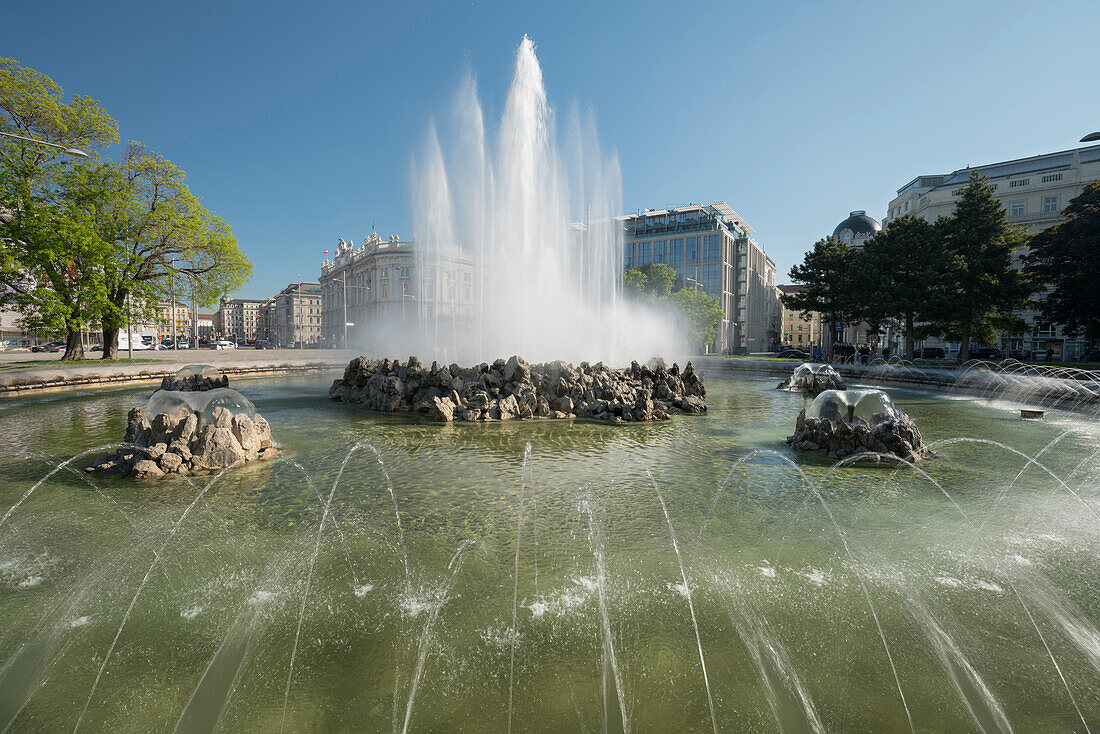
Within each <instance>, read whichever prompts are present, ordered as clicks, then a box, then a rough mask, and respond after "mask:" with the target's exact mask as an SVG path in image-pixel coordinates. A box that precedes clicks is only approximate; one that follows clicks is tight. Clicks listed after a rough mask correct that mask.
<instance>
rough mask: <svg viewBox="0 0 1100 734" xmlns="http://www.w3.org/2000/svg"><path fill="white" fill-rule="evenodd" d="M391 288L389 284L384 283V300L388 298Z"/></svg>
mask: <svg viewBox="0 0 1100 734" xmlns="http://www.w3.org/2000/svg"><path fill="white" fill-rule="evenodd" d="M389 286H390V284H389V283H383V284H382V297H383V298H386V297H387V296H388V295H389V294H390V288H389Z"/></svg>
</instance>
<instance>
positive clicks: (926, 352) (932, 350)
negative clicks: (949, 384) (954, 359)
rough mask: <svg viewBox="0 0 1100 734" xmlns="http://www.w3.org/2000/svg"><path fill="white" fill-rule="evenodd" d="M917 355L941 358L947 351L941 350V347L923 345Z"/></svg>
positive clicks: (926, 357)
mask: <svg viewBox="0 0 1100 734" xmlns="http://www.w3.org/2000/svg"><path fill="white" fill-rule="evenodd" d="M917 356H918V357H919V358H920V359H943V358H945V357H946V356H947V353H946V352H944V351H943V347H925V348H924V349H922V350H920V352H919V353H918V354H917Z"/></svg>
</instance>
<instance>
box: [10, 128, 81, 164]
mask: <svg viewBox="0 0 1100 734" xmlns="http://www.w3.org/2000/svg"><path fill="white" fill-rule="evenodd" d="M0 135H3V136H4V137H5V138H15V139H16V140H25V141H26V142H28V143H36V144H38V145H48V146H49V147H51V148H57V149H58V150H60V151H61V152H62V153H65V154H67V155H71V156H74V157H76V158H87V157H88V154H87V153H85V152H84V151H82V150H81V149H80V148H66V147H65V146H64V145H58V144H57V143H47V142H46V141H45V140H38V139H36V138H28V137H26V136H25V135H16V134H15V133H5V132H0Z"/></svg>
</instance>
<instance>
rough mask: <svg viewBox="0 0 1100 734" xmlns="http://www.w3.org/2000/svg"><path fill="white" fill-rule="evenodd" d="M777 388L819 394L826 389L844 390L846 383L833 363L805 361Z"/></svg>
mask: <svg viewBox="0 0 1100 734" xmlns="http://www.w3.org/2000/svg"><path fill="white" fill-rule="evenodd" d="M775 389H776V390H789V391H791V392H804V393H806V394H808V395H818V394H820V393H821V392H823V391H825V390H844V389H845V385H844V380H842V379H841V378H840V373H839V372H837V371H836V370H835V369H834V368H833V366H832V365H831V364H818V363H815V362H804V363H803V364H800V365H799V366H798V367H795V369H794V372H792V373H791V375H790V376H789V377H787V379H785V380H783V382H781V383H779V384H778V385H777V386H776V388H775Z"/></svg>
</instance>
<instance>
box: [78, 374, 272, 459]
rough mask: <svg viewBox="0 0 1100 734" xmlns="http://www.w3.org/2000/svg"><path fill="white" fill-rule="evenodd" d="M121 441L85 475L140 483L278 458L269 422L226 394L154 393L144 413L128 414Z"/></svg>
mask: <svg viewBox="0 0 1100 734" xmlns="http://www.w3.org/2000/svg"><path fill="white" fill-rule="evenodd" d="M123 441H124V442H125V444H126V445H124V446H123V447H121V448H120V449H119V450H118V451H117V452H116V453H115V454H114V456H108V455H106V454H103V455H101V456H100V457H99V458H98V459H96V463H95V464H94V465H93V466H90V467H88V468H87V470H86V471H90V472H91V471H102V472H113V473H117V474H122V475H124V476H132V477H134V478H135V479H141V478H144V477H160V476H164V475H166V474H189V473H191V472H198V471H217V470H220V469H224V468H226V467H228V466H232V465H233V464H235V463H237V462H239V461H242V460H243V461H251V460H252V459H257V458H259V459H266V458H270V457H272V456H274V455H275V454H276V453H277V451H276V449H275V445H274V444H273V443H272V441H271V427H270V426H269V425H268V423H267V421H266V420H264V419H263V417H262V416H260V415H257V414H256V412H255V409H254V408H253V407H252V403H250V402H249V401H248V399H247V398H245V397H244V396H243V395H241V394H240V393H238V392H237V391H236V390H230V389H228V388H217V389H214V390H209V391H205V392H202V393H190V392H180V391H167V390H158V391H157V392H155V393H153V397H152V398H150V399H149V403H148V404H147V405H146V407H145V408H133V409H131V410H130V413H129V415H128V416H127V424H126V436H125V437H124V438H123Z"/></svg>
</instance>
